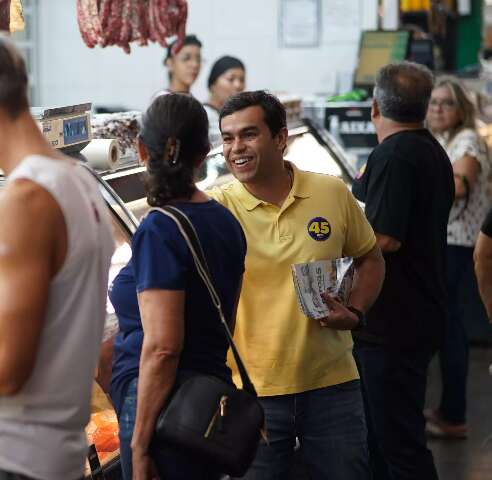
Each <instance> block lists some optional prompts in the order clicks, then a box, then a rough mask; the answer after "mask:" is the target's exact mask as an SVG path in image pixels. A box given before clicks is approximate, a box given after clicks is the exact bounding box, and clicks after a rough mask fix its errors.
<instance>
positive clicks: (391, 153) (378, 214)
mask: <svg viewBox="0 0 492 480" xmlns="http://www.w3.org/2000/svg"><path fill="white" fill-rule="evenodd" d="M353 191H354V194H355V196H356V197H357V198H358V199H359V200H361V201H362V202H365V204H366V206H365V211H366V215H367V218H368V220H369V222H370V223H371V225H372V227H373V229H374V231H375V232H376V233H380V234H383V235H387V236H390V237H393V238H395V239H397V240H399V241H400V242H401V248H400V249H399V250H398V251H397V252H394V253H386V254H385V255H384V257H385V260H386V277H385V281H384V284H383V288H382V291H381V294H380V296H379V298H378V300H377V301H376V303H375V304H374V306H373V307H372V309H371V310H370V311H369V312H368V315H367V320H368V331H369V332H370V333H372V334H374V335H377V336H379V337H383V338H384V339H385V340H386V343H387V345H388V346H390V347H391V346H392V347H395V348H418V347H419V346H423V345H425V346H436V345H437V344H438V343H439V341H440V339H441V337H442V333H443V328H444V326H445V321H446V316H447V307H446V304H447V298H446V282H445V273H446V244H447V241H446V237H447V222H448V218H449V211H450V209H451V206H452V204H453V200H454V179H453V171H452V167H451V163H450V161H449V158H448V156H447V154H446V152H445V151H444V149H443V148H442V147H441V146H440V145H439V143H438V142H437V141H436V140H435V138H434V137H433V136H432V135H431V134H430V132H429V131H427V130H425V129H419V130H405V131H402V132H398V133H395V134H393V135H391V136H389V137H387V138H386V139H385V140H384V141H383V142H382V143H381V144H380V145H378V146H377V147H376V148H375V149H374V151H373V152H372V154H371V155H370V157H369V160H368V162H367V167H366V170H365V172H364V174H363V176H362V177H361V178H360V180H358V181H357V182H356V183H355V184H354V187H353Z"/></svg>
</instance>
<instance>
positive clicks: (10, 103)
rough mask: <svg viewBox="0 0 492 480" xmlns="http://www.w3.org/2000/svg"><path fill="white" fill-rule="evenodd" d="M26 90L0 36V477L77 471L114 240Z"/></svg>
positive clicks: (88, 186)
mask: <svg viewBox="0 0 492 480" xmlns="http://www.w3.org/2000/svg"><path fill="white" fill-rule="evenodd" d="M27 96H28V73H27V71H26V66H25V64H24V60H23V58H22V54H21V52H20V51H18V50H17V49H15V47H14V46H13V44H11V43H10V41H9V40H7V39H6V38H4V37H2V36H1V35H0V132H2V133H1V140H0V168H1V169H2V171H3V172H4V174H5V175H7V179H6V181H5V185H4V186H3V188H2V194H1V196H0V245H1V247H0V250H1V254H0V291H1V292H2V301H1V302H0V479H2V480H14V479H17V480H20V479H25V480H27V479H28V478H29V479H36V480H76V479H80V478H82V475H83V473H84V465H85V461H86V456H87V437H86V434H85V431H84V427H85V426H86V425H87V422H88V421H89V415H90V400H91V387H92V379H93V375H94V370H95V367H96V361H97V355H98V352H99V346H100V344H101V340H102V335H103V328H104V319H105V314H106V308H105V307H106V294H105V290H106V289H107V285H108V270H109V266H110V263H111V256H112V253H113V250H114V242H113V237H112V234H111V223H110V218H109V213H108V209H107V207H106V205H105V203H104V200H103V198H102V196H101V193H100V191H99V188H98V184H97V182H96V181H95V179H94V178H93V176H92V175H91V174H90V173H89V172H88V171H87V169H86V168H84V167H83V166H82V165H81V164H80V163H79V162H74V161H73V160H72V159H70V158H68V157H65V156H64V155H62V154H61V153H60V151H59V150H55V149H53V148H52V146H51V145H50V144H49V143H48V142H47V141H46V139H45V137H44V136H43V134H42V132H41V130H40V129H39V125H38V124H37V122H36V121H35V120H34V119H33V118H32V117H31V114H30V112H29V105H28V100H27Z"/></svg>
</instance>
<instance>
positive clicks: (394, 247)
mask: <svg viewBox="0 0 492 480" xmlns="http://www.w3.org/2000/svg"><path fill="white" fill-rule="evenodd" d="M376 241H377V244H378V247H379V248H380V249H381V251H382V252H383V253H391V252H397V251H398V250H400V248H401V242H400V241H399V240H397V239H396V238H393V237H390V236H389V235H383V234H382V233H377V232H376Z"/></svg>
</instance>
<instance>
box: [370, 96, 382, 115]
mask: <svg viewBox="0 0 492 480" xmlns="http://www.w3.org/2000/svg"><path fill="white" fill-rule="evenodd" d="M380 116H381V112H380V111H379V105H378V102H376V99H375V98H373V99H372V105H371V120H374V119H376V118H379V117H380Z"/></svg>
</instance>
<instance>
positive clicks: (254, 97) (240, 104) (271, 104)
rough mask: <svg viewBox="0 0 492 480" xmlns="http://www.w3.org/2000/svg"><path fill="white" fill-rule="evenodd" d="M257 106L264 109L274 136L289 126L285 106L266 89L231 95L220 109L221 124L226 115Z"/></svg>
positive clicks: (266, 119)
mask: <svg viewBox="0 0 492 480" xmlns="http://www.w3.org/2000/svg"><path fill="white" fill-rule="evenodd" d="M256 106H258V107H261V109H262V110H263V115H264V119H265V123H266V124H267V125H268V128H269V129H270V133H271V134H272V137H275V136H276V135H277V134H278V132H280V130H282V128H285V127H287V114H286V112H285V107H284V106H283V105H282V103H281V102H280V100H279V99H278V98H277V97H275V96H274V95H272V94H270V93H268V92H265V91H264V90H257V91H255V92H241V93H238V94H236V95H233V96H232V97H230V98H229V99H228V100H227V101H226V103H225V105H224V106H223V107H222V110H221V111H220V115H219V126H221V125H222V119H223V118H224V117H227V116H229V115H232V114H233V113H235V112H238V111H240V110H244V109H245V108H249V107H256Z"/></svg>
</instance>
